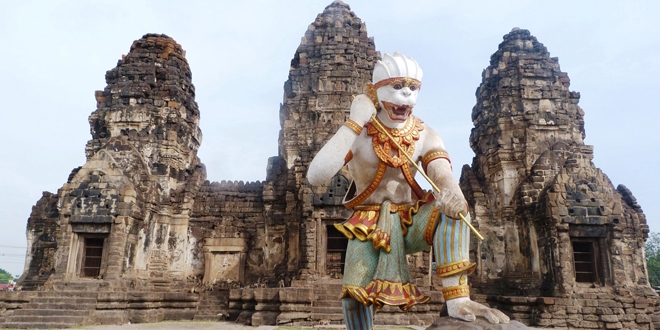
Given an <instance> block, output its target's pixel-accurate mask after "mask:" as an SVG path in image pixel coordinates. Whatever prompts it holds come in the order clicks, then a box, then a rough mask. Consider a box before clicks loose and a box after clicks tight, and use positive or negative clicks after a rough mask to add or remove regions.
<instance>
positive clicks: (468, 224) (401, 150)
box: [371, 115, 484, 241]
mask: <svg viewBox="0 0 660 330" xmlns="http://www.w3.org/2000/svg"><path fill="white" fill-rule="evenodd" d="M371 121H372V122H373V123H374V124H375V125H376V128H378V130H379V131H381V132H383V133H385V135H387V137H388V138H389V139H390V141H392V143H394V146H395V147H396V148H397V149H399V151H400V152H401V153H402V154H403V155H404V156H406V158H407V159H408V161H409V162H410V163H411V164H412V165H413V166H415V168H416V169H417V171H418V172H419V173H420V174H421V175H422V176H423V177H424V179H426V181H428V182H429V183H430V184H431V187H433V190H435V191H436V192H438V193H439V192H440V189H439V188H438V186H436V185H435V183H433V181H431V178H429V177H428V176H427V175H426V173H424V171H423V170H422V168H421V167H419V165H417V163H416V162H415V161H414V160H413V159H412V157H410V155H408V153H406V152H405V151H404V150H403V148H402V147H401V146H400V145H399V143H397V142H396V140H395V139H394V138H393V137H392V135H390V132H388V131H387V130H386V129H385V127H383V125H382V124H381V123H380V121H379V120H378V119H377V118H376V116H375V115H371ZM458 215H459V216H460V217H461V220H462V221H463V222H465V224H466V225H467V226H468V227H470V230H472V232H473V233H474V235H475V236H477V238H479V240H481V241H483V240H484V237H483V236H481V234H479V232H478V231H477V229H475V228H474V227H473V226H472V224H471V223H470V222H469V221H467V219H465V217H464V216H463V214H461V213H459V214H458Z"/></svg>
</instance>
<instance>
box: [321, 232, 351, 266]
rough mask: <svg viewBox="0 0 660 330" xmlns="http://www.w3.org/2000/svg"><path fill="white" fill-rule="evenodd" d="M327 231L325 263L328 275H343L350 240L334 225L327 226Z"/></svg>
mask: <svg viewBox="0 0 660 330" xmlns="http://www.w3.org/2000/svg"><path fill="white" fill-rule="evenodd" d="M326 229H327V233H328V236H327V237H328V241H327V252H326V263H325V268H326V273H328V274H343V273H344V263H345V262H346V247H347V246H348V238H346V236H344V234H342V233H341V232H339V230H337V228H335V227H334V226H332V225H330V226H326Z"/></svg>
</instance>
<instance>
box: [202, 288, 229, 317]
mask: <svg viewBox="0 0 660 330" xmlns="http://www.w3.org/2000/svg"><path fill="white" fill-rule="evenodd" d="M228 301H229V290H220V291H207V292H204V293H202V297H201V298H200V301H199V304H198V305H197V313H195V317H194V320H195V321H223V320H226V319H228V318H229V311H228V310H229V307H228V305H227V303H228Z"/></svg>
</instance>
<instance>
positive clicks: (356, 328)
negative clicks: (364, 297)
mask: <svg viewBox="0 0 660 330" xmlns="http://www.w3.org/2000/svg"><path fill="white" fill-rule="evenodd" d="M341 307H342V309H343V312H344V320H345V321H346V329H347V330H372V329H373V327H374V305H369V306H365V305H364V304H362V303H360V302H357V301H356V300H355V299H353V298H343V299H342V300H341Z"/></svg>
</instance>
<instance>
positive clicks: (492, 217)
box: [460, 29, 656, 329]
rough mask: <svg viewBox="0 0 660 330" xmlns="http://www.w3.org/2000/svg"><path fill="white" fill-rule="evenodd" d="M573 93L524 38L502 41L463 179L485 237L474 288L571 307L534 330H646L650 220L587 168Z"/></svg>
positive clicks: (555, 66) (484, 87)
mask: <svg viewBox="0 0 660 330" xmlns="http://www.w3.org/2000/svg"><path fill="white" fill-rule="evenodd" d="M569 85H570V81H569V78H568V75H567V74H566V73H564V72H561V70H560V68H559V63H558V59H557V58H553V57H550V54H549V53H548V51H547V49H546V48H545V47H544V46H543V45H542V44H541V43H539V42H538V41H537V40H536V38H535V37H533V36H532V35H531V34H530V32H529V31H527V30H521V29H514V30H512V31H511V33H509V34H507V35H505V36H504V41H503V42H502V43H501V44H500V45H499V49H498V50H497V52H495V54H493V55H492V56H491V61H490V66H489V67H488V68H486V69H485V70H484V72H483V81H482V83H481V86H480V87H479V88H478V89H477V93H476V94H477V104H476V105H475V107H474V108H473V110H472V120H473V122H474V125H475V127H474V128H473V130H472V133H471V136H470V145H471V146H472V149H473V150H474V152H475V157H474V160H473V163H472V166H471V167H470V166H467V165H466V166H464V167H463V172H462V175H461V181H460V183H461V187H462V189H463V191H464V192H465V196H466V198H467V199H468V202H469V204H470V208H471V209H472V210H473V219H474V220H473V222H474V223H475V227H477V228H478V229H479V231H480V232H481V233H482V235H483V236H484V237H485V240H484V241H483V242H482V243H481V244H479V243H478V241H477V240H473V241H472V242H473V251H475V252H474V255H473V258H474V259H475V260H476V261H477V263H478V267H477V272H476V273H475V274H474V275H473V276H472V283H473V287H474V291H475V293H480V294H484V295H511V292H516V293H517V295H521V296H546V297H562V298H569V299H568V300H566V301H565V302H566V305H567V306H570V307H566V306H557V305H554V306H552V307H548V308H547V309H545V311H546V312H548V314H543V313H541V314H542V315H541V316H540V317H538V319H540V320H538V319H537V320H535V321H534V322H539V323H533V322H532V323H533V324H539V325H543V326H548V325H555V326H568V327H570V328H585V327H587V328H588V327H591V325H596V326H597V327H601V326H604V325H605V324H607V326H608V327H610V326H614V325H615V324H616V325H618V324H625V325H627V326H630V327H631V328H637V327H640V328H645V329H646V328H647V327H648V323H649V320H650V317H649V315H650V314H651V313H653V307H652V306H653V305H654V304H655V298H656V295H655V293H654V292H653V290H651V288H650V286H649V284H648V276H647V274H646V266H645V260H644V253H643V249H644V242H645V240H646V237H647V233H648V231H649V229H648V226H647V224H646V219H645V217H644V214H643V212H642V210H641V208H640V207H639V205H637V204H636V203H635V199H634V197H632V193H630V191H629V190H628V189H626V188H625V187H624V186H619V187H618V188H616V189H615V188H614V186H613V185H612V183H611V182H610V180H609V179H608V177H607V176H606V175H605V174H604V173H603V172H602V171H601V170H599V169H598V168H596V166H595V165H594V164H593V162H592V158H593V147H592V146H588V145H585V144H584V134H585V132H584V119H583V116H584V112H583V111H582V109H580V107H579V106H578V101H579V97H580V94H579V93H577V92H571V91H569V89H568V88H569ZM614 296H620V297H626V299H628V298H630V299H632V300H635V301H636V299H639V300H640V301H644V302H645V306H644V307H641V308H640V309H639V310H636V311H635V313H641V314H645V316H643V317H642V316H640V317H639V318H638V319H637V321H636V323H635V320H632V319H630V318H625V317H619V315H620V314H623V313H622V311H623V309H622V308H624V305H625V302H623V301H618V300H617V301H616V302H615V301H614V300H612V299H614V298H613V297H614ZM648 298H651V299H650V300H651V301H652V303H651V305H650V306H651V307H649V308H646V306H648V304H647V299H648ZM587 299H594V301H595V302H594V303H593V304H595V305H591V303H587V302H585V301H586V300H587ZM508 303H511V301H509V302H508ZM599 304H602V306H601V305H599ZM593 306H601V307H604V306H608V309H607V310H605V309H599V310H598V311H599V313H600V314H598V313H597V312H596V309H592V308H591V307H593ZM640 306H641V305H640ZM609 307H617V308H618V309H616V310H614V309H609ZM521 310H522V309H521ZM620 312H621V313H620ZM631 312H632V311H631ZM552 313H561V317H557V316H556V315H558V314H555V316H553V315H552ZM571 314H575V315H574V316H571ZM601 314H602V315H607V316H597V315H601ZM578 315H579V316H578ZM590 315H593V316H590ZM546 316H547V317H546ZM594 318H595V319H594ZM550 319H552V321H551V320H550ZM580 322H583V323H580ZM621 322H623V323H621Z"/></svg>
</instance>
